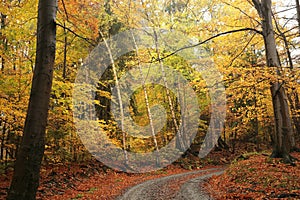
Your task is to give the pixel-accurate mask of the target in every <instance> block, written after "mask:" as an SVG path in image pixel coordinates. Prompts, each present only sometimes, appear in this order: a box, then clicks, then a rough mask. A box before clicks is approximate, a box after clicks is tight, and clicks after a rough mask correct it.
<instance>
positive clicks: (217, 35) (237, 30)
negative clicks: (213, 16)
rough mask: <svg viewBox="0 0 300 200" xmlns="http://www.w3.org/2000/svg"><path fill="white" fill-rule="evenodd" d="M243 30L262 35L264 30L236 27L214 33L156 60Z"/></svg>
mask: <svg viewBox="0 0 300 200" xmlns="http://www.w3.org/2000/svg"><path fill="white" fill-rule="evenodd" d="M243 31H254V32H255V33H258V34H261V35H262V32H261V31H259V30H256V29H254V28H241V29H236V30H230V31H226V32H222V33H218V34H216V35H214V36H212V37H210V38H208V39H206V40H203V41H202V42H199V43H197V44H194V45H191V46H185V47H182V48H179V49H177V50H175V51H174V52H172V53H170V54H168V55H166V56H164V57H162V58H157V59H155V61H160V60H164V59H166V58H168V57H170V56H173V55H175V54H176V53H178V52H180V51H183V50H185V49H190V48H194V47H197V46H200V45H202V44H204V43H206V42H208V41H210V40H213V39H215V38H217V37H220V36H223V35H227V34H231V33H237V32H243Z"/></svg>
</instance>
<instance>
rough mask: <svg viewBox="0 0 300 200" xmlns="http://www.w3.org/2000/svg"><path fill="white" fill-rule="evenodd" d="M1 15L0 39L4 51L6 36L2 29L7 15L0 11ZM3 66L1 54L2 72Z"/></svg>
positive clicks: (3, 61)
mask: <svg viewBox="0 0 300 200" xmlns="http://www.w3.org/2000/svg"><path fill="white" fill-rule="evenodd" d="M0 15H1V22H0V31H1V32H0V39H1V40H2V43H3V50H4V52H3V53H5V51H6V50H7V39H6V36H5V35H4V34H3V32H2V30H3V29H4V28H5V26H6V23H5V21H6V18H7V15H4V14H3V13H0ZM4 68H5V58H4V57H3V55H1V67H0V69H1V71H2V72H3V71H4Z"/></svg>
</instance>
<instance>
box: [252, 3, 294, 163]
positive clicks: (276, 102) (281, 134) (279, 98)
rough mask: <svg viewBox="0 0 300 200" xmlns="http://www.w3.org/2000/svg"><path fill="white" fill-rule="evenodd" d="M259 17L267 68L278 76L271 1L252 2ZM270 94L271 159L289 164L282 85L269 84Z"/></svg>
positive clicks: (287, 118) (288, 133) (290, 132)
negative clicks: (273, 127) (273, 125)
mask: <svg viewBox="0 0 300 200" xmlns="http://www.w3.org/2000/svg"><path fill="white" fill-rule="evenodd" d="M252 2H253V4H254V6H255V8H256V10H257V12H258V14H259V16H260V17H261V19H262V20H261V23H262V32H263V37H264V44H265V51H266V59H267V65H268V67H275V68H276V70H277V74H278V75H280V69H279V68H280V60H279V56H278V53H277V48H276V41H275V36H274V29H273V24H272V10H271V5H272V1H271V0H260V1H259V0H252ZM271 94H272V102H273V110H274V117H275V131H274V137H273V138H274V144H273V152H272V155H271V157H280V158H284V160H285V161H286V162H291V156H290V155H289V151H290V145H291V138H292V135H293V130H292V123H291V116H290V113H289V108H288V104H287V98H286V95H285V89H284V84H283V83H282V84H280V83H279V81H278V82H274V83H272V84H271Z"/></svg>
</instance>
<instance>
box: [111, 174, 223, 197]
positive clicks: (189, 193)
mask: <svg viewBox="0 0 300 200" xmlns="http://www.w3.org/2000/svg"><path fill="white" fill-rule="evenodd" d="M223 172H224V168H211V169H206V170H197V171H192V172H186V173H181V174H176V175H171V176H167V177H163V178H157V179H153V180H149V181H146V182H143V183H141V184H138V185H136V186H134V187H132V188H129V189H128V190H127V191H125V193H124V194H123V195H122V196H119V197H118V198H117V200H168V199H175V200H185V199H186V200H205V199H211V197H210V196H209V195H208V194H207V193H206V192H205V191H204V190H203V189H201V184H202V183H203V182H204V181H205V179H207V178H209V177H211V176H213V175H219V174H222V173H223Z"/></svg>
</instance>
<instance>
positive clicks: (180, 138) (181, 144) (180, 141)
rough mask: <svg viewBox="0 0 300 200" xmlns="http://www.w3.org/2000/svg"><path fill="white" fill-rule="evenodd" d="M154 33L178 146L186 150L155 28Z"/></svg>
mask: <svg viewBox="0 0 300 200" xmlns="http://www.w3.org/2000/svg"><path fill="white" fill-rule="evenodd" d="M153 33H154V41H155V50H156V54H157V60H158V61H159V65H160V68H161V72H162V78H163V81H164V86H165V88H166V93H167V98H168V103H169V106H170V110H171V117H172V120H173V124H174V127H175V134H177V136H176V146H177V149H178V150H180V151H185V150H186V142H185V141H184V139H183V136H182V135H183V134H182V132H181V130H180V127H179V122H178V121H177V119H176V115H175V108H174V104H173V101H172V98H171V94H170V90H169V88H168V83H167V77H166V74H165V69H164V64H163V62H162V60H161V57H160V52H159V44H158V36H157V32H156V30H155V29H154V28H153Z"/></svg>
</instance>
